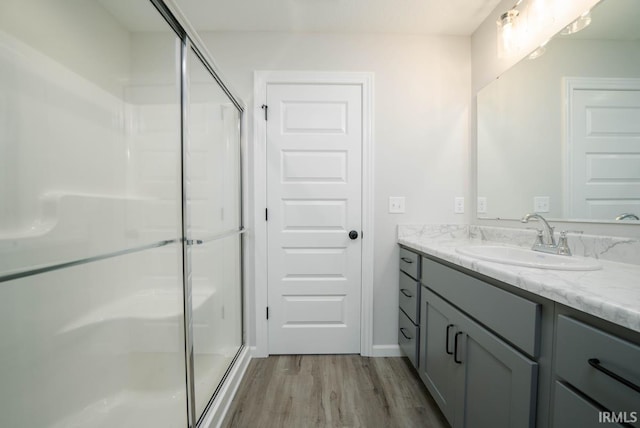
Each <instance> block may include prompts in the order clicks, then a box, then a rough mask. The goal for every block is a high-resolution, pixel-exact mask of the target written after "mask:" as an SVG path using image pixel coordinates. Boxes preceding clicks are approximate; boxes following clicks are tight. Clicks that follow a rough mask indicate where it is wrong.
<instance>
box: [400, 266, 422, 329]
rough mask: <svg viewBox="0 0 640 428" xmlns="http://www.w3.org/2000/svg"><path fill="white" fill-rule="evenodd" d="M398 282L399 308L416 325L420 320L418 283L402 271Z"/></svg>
mask: <svg viewBox="0 0 640 428" xmlns="http://www.w3.org/2000/svg"><path fill="white" fill-rule="evenodd" d="M399 282H400V290H399V291H398V293H399V294H398V301H399V303H400V309H402V310H403V311H404V313H405V314H407V316H408V317H409V319H411V321H413V323H414V324H416V325H417V324H418V323H419V322H420V312H419V311H420V283H419V282H418V281H416V280H415V279H413V278H411V277H410V276H409V275H407V274H405V273H404V272H400V281H399Z"/></svg>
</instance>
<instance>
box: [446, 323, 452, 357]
mask: <svg viewBox="0 0 640 428" xmlns="http://www.w3.org/2000/svg"><path fill="white" fill-rule="evenodd" d="M451 327H455V326H454V325H453V324H449V325H448V326H447V343H446V344H445V345H444V346H445V348H444V350H445V352H446V353H447V354H449V355H453V352H450V351H449V329H450V328H451Z"/></svg>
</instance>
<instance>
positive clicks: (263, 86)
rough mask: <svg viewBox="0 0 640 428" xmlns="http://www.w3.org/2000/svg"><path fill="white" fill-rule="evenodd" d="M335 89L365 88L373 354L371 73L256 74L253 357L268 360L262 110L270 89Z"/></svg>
mask: <svg viewBox="0 0 640 428" xmlns="http://www.w3.org/2000/svg"><path fill="white" fill-rule="evenodd" d="M278 83H280V84H287V83H290V84H305V83H307V84H337V85H340V84H342V85H347V84H348V85H360V86H361V87H362V287H361V299H362V303H361V315H360V317H361V322H360V354H361V355H363V356H372V355H373V255H374V254H373V199H374V198H373V196H374V193H373V165H374V163H373V159H374V158H373V73H360V72H324V71H323V72H319V71H256V72H255V73H254V79H253V118H254V120H253V148H252V151H253V174H254V175H253V188H254V197H253V201H254V239H255V303H256V305H255V320H256V336H255V340H256V344H255V349H254V353H253V356H254V357H266V356H268V355H269V328H268V324H267V319H266V307H267V303H268V296H267V286H268V284H267V278H268V275H267V222H266V221H265V208H266V206H267V198H266V195H267V150H266V133H267V132H266V126H265V121H264V112H263V110H262V105H263V104H266V98H267V85H268V84H278Z"/></svg>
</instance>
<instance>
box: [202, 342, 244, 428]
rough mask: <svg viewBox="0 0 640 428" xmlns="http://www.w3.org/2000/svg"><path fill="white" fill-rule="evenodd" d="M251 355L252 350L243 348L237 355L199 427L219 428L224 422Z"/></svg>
mask: <svg viewBox="0 0 640 428" xmlns="http://www.w3.org/2000/svg"><path fill="white" fill-rule="evenodd" d="M251 353H252V349H251V348H249V347H245V348H244V349H243V350H242V352H241V353H240V355H238V359H237V360H236V363H235V364H234V365H233V368H232V369H231V371H230V372H229V375H228V376H227V379H226V380H225V382H224V384H223V385H222V387H221V388H220V391H218V396H217V397H216V399H215V401H214V403H213V405H212V406H211V407H210V408H209V411H208V412H207V414H206V415H204V418H203V419H202V424H200V426H201V427H207V428H219V427H220V426H221V425H222V421H224V418H225V416H226V415H227V412H228V411H229V407H230V406H231V402H232V401H233V397H235V395H236V392H237V391H238V387H239V386H240V382H241V381H242V378H243V377H244V372H245V371H246V370H247V367H248V366H249V362H250V361H251Z"/></svg>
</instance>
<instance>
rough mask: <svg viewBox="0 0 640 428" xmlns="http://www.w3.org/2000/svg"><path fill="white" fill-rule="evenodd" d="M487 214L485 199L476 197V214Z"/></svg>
mask: <svg viewBox="0 0 640 428" xmlns="http://www.w3.org/2000/svg"><path fill="white" fill-rule="evenodd" d="M486 213H487V198H485V197H478V214H486Z"/></svg>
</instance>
